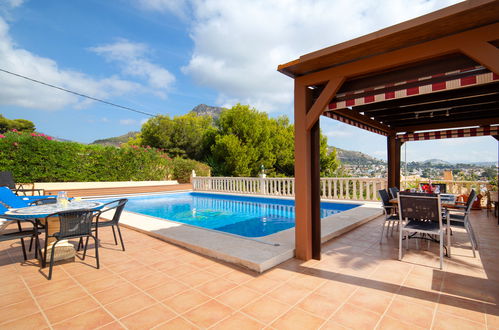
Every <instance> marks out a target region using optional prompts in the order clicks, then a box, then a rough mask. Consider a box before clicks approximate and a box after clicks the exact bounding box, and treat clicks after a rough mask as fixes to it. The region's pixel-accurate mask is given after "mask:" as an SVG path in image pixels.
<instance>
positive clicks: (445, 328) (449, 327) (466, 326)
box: [433, 312, 486, 330]
mask: <svg viewBox="0 0 499 330" xmlns="http://www.w3.org/2000/svg"><path fill="white" fill-rule="evenodd" d="M433 329H437V330H455V329H459V330H473V329H486V326H485V324H483V323H476V322H473V321H471V320H468V319H463V318H460V317H456V316H455V315H451V314H447V313H441V312H437V315H436V316H435V324H434V325H433Z"/></svg>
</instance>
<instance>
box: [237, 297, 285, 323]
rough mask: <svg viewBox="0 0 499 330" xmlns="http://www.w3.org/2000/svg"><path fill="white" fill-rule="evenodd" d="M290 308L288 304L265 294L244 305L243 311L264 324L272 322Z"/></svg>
mask: <svg viewBox="0 0 499 330" xmlns="http://www.w3.org/2000/svg"><path fill="white" fill-rule="evenodd" d="M289 308H290V306H289V305H287V304H284V303H281V302H279V301H277V300H274V299H272V298H269V297H267V296H264V297H262V298H260V299H258V300H256V301H254V302H253V303H251V304H249V305H248V306H246V307H244V308H243V309H242V311H243V312H244V313H246V314H248V315H250V316H251V317H253V318H254V319H256V320H258V321H260V322H262V323H264V324H270V323H272V322H273V321H274V320H276V319H277V318H278V317H280V316H281V315H282V314H284V313H285V312H286V311H287V310H288V309H289Z"/></svg>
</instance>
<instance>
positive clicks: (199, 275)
mask: <svg viewBox="0 0 499 330" xmlns="http://www.w3.org/2000/svg"><path fill="white" fill-rule="evenodd" d="M217 277H218V275H215V274H213V273H210V272H208V271H205V270H200V271H198V272H195V273H192V274H186V275H185V276H182V277H180V278H178V280H179V281H180V282H182V283H184V284H186V285H188V286H192V287H194V286H198V285H201V284H203V283H206V282H209V281H212V280H213V279H215V278H217Z"/></svg>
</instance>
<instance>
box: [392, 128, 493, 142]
mask: <svg viewBox="0 0 499 330" xmlns="http://www.w3.org/2000/svg"><path fill="white" fill-rule="evenodd" d="M487 135H499V126H484V127H477V128H460V129H451V130H446V131H432V132H422V133H407V134H400V135H397V137H396V138H397V139H399V140H400V141H401V142H406V141H425V140H439V139H450V138H458V137H470V136H487Z"/></svg>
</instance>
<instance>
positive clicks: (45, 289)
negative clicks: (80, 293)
mask: <svg viewBox="0 0 499 330" xmlns="http://www.w3.org/2000/svg"><path fill="white" fill-rule="evenodd" d="M40 276H42V275H40ZM53 276H55V275H53ZM76 285H77V283H76V282H75V281H74V280H73V279H69V278H68V279H64V280H61V281H54V282H52V281H49V280H47V281H46V282H45V283H42V284H38V285H36V286H32V287H31V292H33V295H35V296H41V295H44V294H49V293H53V292H63V291H64V290H67V289H68V288H71V287H73V286H76Z"/></svg>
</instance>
